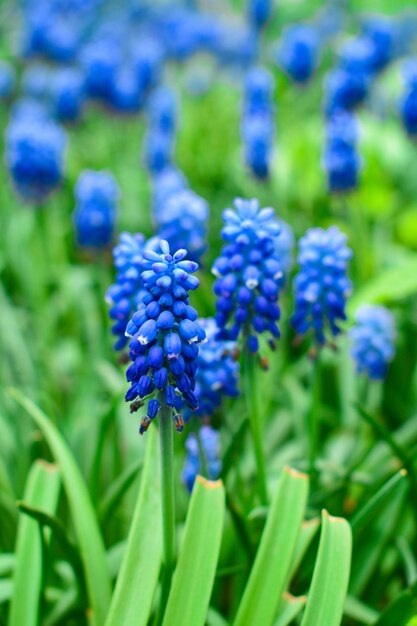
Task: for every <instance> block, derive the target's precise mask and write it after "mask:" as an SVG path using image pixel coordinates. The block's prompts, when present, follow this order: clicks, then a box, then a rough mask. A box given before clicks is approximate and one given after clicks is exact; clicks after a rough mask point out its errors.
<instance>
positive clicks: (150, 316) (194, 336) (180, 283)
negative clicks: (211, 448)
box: [126, 240, 206, 434]
mask: <svg viewBox="0 0 417 626" xmlns="http://www.w3.org/2000/svg"><path fill="white" fill-rule="evenodd" d="M160 246H161V250H162V254H158V253H157V252H154V251H153V250H144V252H143V258H144V261H143V267H144V271H143V272H142V281H143V287H144V289H145V291H146V294H145V295H144V296H143V297H142V301H141V304H140V305H139V308H138V310H137V311H136V313H134V315H133V317H132V319H131V320H130V322H129V323H128V325H127V328H126V335H127V336H129V337H132V339H131V341H130V344H129V356H130V358H131V360H132V365H131V366H130V367H129V369H128V370H127V373H126V377H127V380H128V381H129V382H130V384H131V386H130V389H129V390H128V392H127V393H126V401H127V402H131V403H132V404H131V411H136V410H137V409H138V408H139V406H140V403H141V401H142V399H143V398H146V397H148V396H150V395H151V394H153V393H154V391H155V390H158V391H159V394H158V395H159V397H158V399H152V400H150V401H149V403H148V408H147V414H146V416H145V417H144V418H143V419H142V422H141V425H140V429H139V432H140V433H141V434H143V433H144V432H145V431H146V430H147V428H148V426H149V424H150V423H151V421H152V420H153V419H154V417H155V416H156V414H157V413H158V410H159V408H160V402H161V396H163V400H162V402H164V404H165V405H166V406H168V407H170V408H171V409H172V413H173V415H172V417H173V420H174V422H175V427H176V429H177V430H178V431H181V430H182V429H183V424H184V422H183V420H182V418H181V416H180V415H179V413H178V409H179V408H180V406H181V404H182V401H184V402H185V404H186V405H187V406H189V407H190V408H191V409H193V410H196V409H197V408H198V401H197V398H196V396H195V393H194V389H195V375H196V370H197V357H198V345H197V344H198V343H201V342H202V341H204V339H205V337H206V334H205V332H204V329H203V328H202V327H201V326H200V324H199V323H198V321H197V317H198V316H197V311H196V310H195V309H194V308H193V307H192V306H190V304H189V298H188V292H189V291H190V290H194V289H197V287H198V285H199V280H198V278H196V277H195V276H193V274H194V272H196V271H197V269H198V265H197V263H194V262H193V261H188V260H185V257H186V256H187V251H186V250H178V251H177V252H175V253H174V254H171V252H170V248H169V245H168V243H167V242H166V241H164V240H161V241H160Z"/></svg>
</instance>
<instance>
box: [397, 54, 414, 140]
mask: <svg viewBox="0 0 417 626" xmlns="http://www.w3.org/2000/svg"><path fill="white" fill-rule="evenodd" d="M404 78H405V83H406V88H405V93H404V95H403V97H402V99H401V102H400V116H401V120H402V123H403V126H404V128H405V130H406V131H407V133H408V135H409V136H410V137H413V138H414V137H417V61H416V60H412V61H409V62H408V63H407V64H406V65H405V67H404Z"/></svg>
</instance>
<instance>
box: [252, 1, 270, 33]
mask: <svg viewBox="0 0 417 626" xmlns="http://www.w3.org/2000/svg"><path fill="white" fill-rule="evenodd" d="M247 10H248V19H249V23H250V24H251V25H252V26H253V27H254V28H262V26H265V24H266V22H267V21H268V20H269V18H270V16H271V11H272V2H271V0H248V9H247Z"/></svg>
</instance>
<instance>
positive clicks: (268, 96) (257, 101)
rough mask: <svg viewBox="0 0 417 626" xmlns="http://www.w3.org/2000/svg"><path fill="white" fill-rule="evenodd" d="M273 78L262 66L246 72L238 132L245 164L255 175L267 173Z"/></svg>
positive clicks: (273, 128) (272, 129) (270, 149)
mask: <svg viewBox="0 0 417 626" xmlns="http://www.w3.org/2000/svg"><path fill="white" fill-rule="evenodd" d="M273 86H274V83H273V78H272V75H271V74H270V73H269V72H268V71H267V70H264V69H262V68H254V69H252V70H250V71H249V72H248V74H247V76H246V83H245V93H244V99H243V111H242V125H241V126H242V127H241V133H242V138H243V144H244V156H245V162H246V164H247V166H248V167H249V168H250V170H251V171H252V173H253V174H254V176H255V177H256V178H259V179H265V178H268V176H269V167H270V160H271V155H272V149H273V142H274V130H275V123H274V118H275V107H274V104H273Z"/></svg>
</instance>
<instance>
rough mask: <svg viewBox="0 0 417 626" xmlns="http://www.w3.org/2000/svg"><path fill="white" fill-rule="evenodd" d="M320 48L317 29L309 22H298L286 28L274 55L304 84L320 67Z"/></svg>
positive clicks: (278, 61)
mask: <svg viewBox="0 0 417 626" xmlns="http://www.w3.org/2000/svg"><path fill="white" fill-rule="evenodd" d="M320 49H321V47H320V37H319V33H318V31H317V29H316V28H315V27H314V26H310V25H309V24H297V25H294V26H289V27H287V28H286V29H285V30H284V33H283V35H282V39H281V41H280V42H279V44H278V46H277V47H276V48H275V49H274V51H273V56H274V59H275V60H276V62H277V63H278V65H280V66H281V67H282V69H283V70H284V72H285V73H286V74H288V76H289V77H290V78H291V79H292V80H293V81H294V82H295V83H299V84H304V83H306V82H308V81H309V80H310V78H311V77H312V76H313V74H314V72H315V71H316V69H317V67H318V64H319V61H320Z"/></svg>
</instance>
